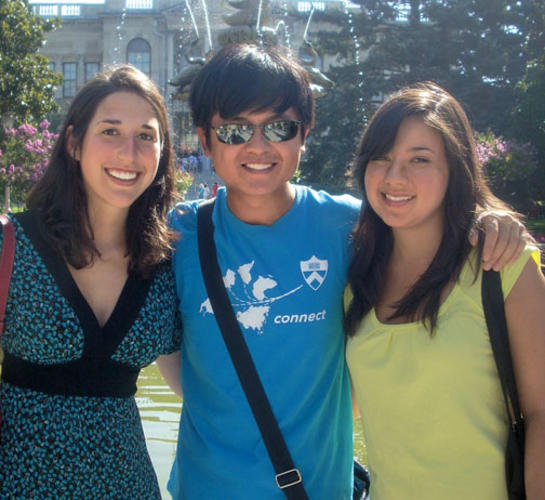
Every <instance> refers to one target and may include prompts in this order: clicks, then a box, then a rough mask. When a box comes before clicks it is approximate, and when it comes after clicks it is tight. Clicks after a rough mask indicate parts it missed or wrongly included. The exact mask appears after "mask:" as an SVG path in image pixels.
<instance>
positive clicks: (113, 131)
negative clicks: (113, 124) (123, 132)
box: [102, 128, 118, 135]
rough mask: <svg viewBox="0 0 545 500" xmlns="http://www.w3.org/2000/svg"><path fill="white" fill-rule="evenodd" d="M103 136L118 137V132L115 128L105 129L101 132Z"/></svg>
mask: <svg viewBox="0 0 545 500" xmlns="http://www.w3.org/2000/svg"><path fill="white" fill-rule="evenodd" d="M102 134H103V135H118V132H117V130H116V129H115V128H107V129H105V130H103V131H102Z"/></svg>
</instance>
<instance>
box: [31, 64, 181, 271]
mask: <svg viewBox="0 0 545 500" xmlns="http://www.w3.org/2000/svg"><path fill="white" fill-rule="evenodd" d="M121 91H125V92H133V93H135V94H137V95H138V96H140V97H142V98H143V99H144V100H146V101H147V102H148V103H149V104H150V105H151V107H152V108H153V110H154V111H155V114H156V116H157V120H158V121H159V127H160V136H161V137H160V139H161V158H160V160H159V166H158V169H157V174H156V176H155V178H154V180H153V182H152V183H151V185H150V186H149V187H148V188H147V189H146V191H144V193H143V194H142V195H141V196H140V197H139V198H138V199H137V200H136V201H135V202H134V203H133V204H132V205H131V207H130V209H129V214H128V218H127V231H126V234H127V250H128V255H129V271H134V272H136V273H137V274H138V275H140V276H142V277H146V276H148V275H149V274H150V273H151V272H152V270H153V268H154V267H155V266H156V265H157V264H158V263H159V262H161V261H163V260H165V259H167V258H168V257H169V255H170V251H171V246H172V242H173V240H174V238H175V235H174V233H173V232H172V231H170V230H169V229H168V227H167V223H166V217H167V213H168V211H169V210H170V208H171V207H172V206H173V204H174V200H175V196H176V195H175V189H174V186H175V179H174V154H173V149H172V142H171V138H170V126H169V120H168V114H167V110H166V106H165V102H164V100H163V97H162V96H161V94H160V93H159V91H158V90H157V87H156V86H155V84H154V83H153V82H152V81H151V80H150V79H149V78H148V77H147V76H146V75H145V74H144V73H142V72H141V71H139V70H138V69H136V68H134V67H133V66H130V65H119V66H114V67H112V68H111V69H109V70H106V71H104V72H103V73H100V74H98V75H97V76H96V77H95V78H93V79H92V80H90V81H89V82H88V83H87V84H86V85H84V86H83V87H82V88H81V89H80V91H79V92H78V93H77V95H76V96H75V98H74V100H73V101H72V104H71V105H70V108H69V109H68V112H67V114H66V117H65V119H64V123H63V125H62V127H61V130H60V133H59V139H58V140H57V143H56V144H55V147H54V149H53V152H52V154H51V158H50V161H49V166H48V168H47V170H46V172H45V173H44V175H43V177H42V178H41V179H40V180H39V181H38V182H37V184H36V185H35V186H34V188H33V190H32V191H31V192H30V194H29V196H28V199H27V207H28V208H29V209H32V210H36V211H38V212H39V214H40V216H41V218H42V219H43V222H44V236H45V237H46V239H47V240H48V242H49V243H50V244H51V245H52V247H53V248H54V249H55V250H57V251H58V252H59V253H60V254H61V255H62V256H63V257H64V258H65V260H66V261H68V262H69V263H70V264H71V265H72V266H73V267H75V268H76V269H80V268H82V267H86V266H89V265H91V264H92V263H93V260H94V258H95V257H97V256H99V255H100V253H99V251H98V250H97V248H96V246H95V243H94V236H93V231H92V227H91V224H90V220H89V213H88V209H87V195H86V193H85V188H84V184H83V178H82V175H81V168H80V165H79V162H78V161H76V160H74V159H73V157H75V151H76V150H78V148H80V147H81V145H82V143H83V139H84V137H85V134H86V132H87V129H88V127H89V123H90V122H91V119H92V118H93V116H94V114H95V112H96V109H97V107H98V106H99V104H100V103H101V102H102V101H103V100H104V99H105V98H106V97H108V96H109V95H111V94H113V93H115V92H121ZM69 127H72V128H71V132H70V135H71V137H72V139H73V143H71V144H72V150H71V151H68V147H69V146H68V144H69V142H68V133H67V130H68V128H69Z"/></svg>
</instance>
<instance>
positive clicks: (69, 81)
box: [62, 63, 78, 97]
mask: <svg viewBox="0 0 545 500" xmlns="http://www.w3.org/2000/svg"><path fill="white" fill-rule="evenodd" d="M77 67H78V65H77V63H63V64H62V76H63V77H64V83H63V86H62V95H63V97H74V96H75V95H76V83H77Z"/></svg>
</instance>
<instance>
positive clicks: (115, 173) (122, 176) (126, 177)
mask: <svg viewBox="0 0 545 500" xmlns="http://www.w3.org/2000/svg"><path fill="white" fill-rule="evenodd" d="M106 173H107V174H108V175H109V176H110V177H113V178H114V179H117V180H120V181H133V180H135V179H136V178H137V177H138V175H139V173H138V172H135V171H133V170H117V169H113V168H107V169H106Z"/></svg>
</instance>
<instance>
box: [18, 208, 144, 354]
mask: <svg viewBox="0 0 545 500" xmlns="http://www.w3.org/2000/svg"><path fill="white" fill-rule="evenodd" d="M15 217H16V219H17V220H18V221H19V222H20V224H21V226H22V227H23V229H24V231H25V234H26V235H27V237H28V238H29V239H30V241H31V242H32V244H33V245H34V247H35V249H36V251H37V252H38V254H39V255H40V257H41V259H42V261H43V262H44V265H45V267H46V268H47V270H48V271H49V273H50V274H51V276H52V277H53V279H54V280H55V282H56V283H57V286H58V287H59V290H60V293H61V295H62V296H64V297H65V298H66V300H68V302H69V303H70V306H71V307H72V309H73V311H74V314H75V315H76V317H77V318H78V320H79V323H80V326H81V328H82V330H83V334H84V338H85V343H84V349H83V356H85V357H103V356H108V357H109V356H111V354H113V352H114V351H115V349H116V348H117V346H118V345H119V344H120V343H121V341H122V340H123V338H124V337H125V335H126V334H127V333H128V331H129V330H130V328H131V326H132V324H133V323H134V321H135V320H136V317H137V316H138V313H139V312H140V308H141V307H142V306H143V304H144V301H145V299H146V296H147V292H148V289H149V286H150V284H151V280H143V279H140V278H138V277H137V276H136V275H135V273H133V272H130V273H129V275H128V277H127V279H126V281H125V284H124V285H123V288H122V290H121V293H120V294H119V297H118V298H117V301H116V304H115V307H114V308H113V310H112V313H111V314H110V316H109V317H108V319H107V321H106V322H105V323H104V325H103V326H102V327H101V326H100V324H99V322H98V320H97V317H96V315H95V313H94V312H93V310H92V308H91V306H90V305H89V303H88V302H87V300H86V299H85V297H84V295H83V294H82V293H81V290H80V289H79V287H78V285H77V283H76V281H75V280H74V277H73V276H72V274H71V273H70V270H69V269H68V266H67V264H66V262H65V260H64V259H63V257H62V256H61V255H60V253H58V252H56V251H55V250H54V249H53V248H51V246H50V245H49V244H48V243H47V241H46V240H45V238H44V236H43V228H42V225H43V222H42V221H41V220H40V218H39V214H38V213H37V212H34V211H28V212H23V213H20V214H16V215H15Z"/></svg>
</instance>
